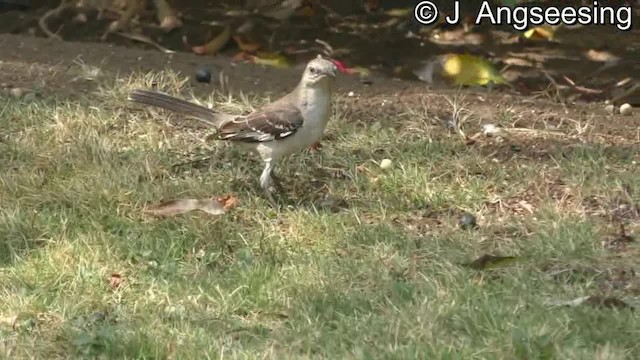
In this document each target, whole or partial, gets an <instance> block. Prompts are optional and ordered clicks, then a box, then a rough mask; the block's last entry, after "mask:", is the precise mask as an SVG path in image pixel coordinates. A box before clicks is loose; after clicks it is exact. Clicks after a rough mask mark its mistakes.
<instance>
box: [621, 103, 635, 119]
mask: <svg viewBox="0 0 640 360" xmlns="http://www.w3.org/2000/svg"><path fill="white" fill-rule="evenodd" d="M632 113H633V107H631V104H622V105H620V114H622V115H624V116H629V115H631V114H632Z"/></svg>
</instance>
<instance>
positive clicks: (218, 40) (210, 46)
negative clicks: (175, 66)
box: [191, 25, 231, 55]
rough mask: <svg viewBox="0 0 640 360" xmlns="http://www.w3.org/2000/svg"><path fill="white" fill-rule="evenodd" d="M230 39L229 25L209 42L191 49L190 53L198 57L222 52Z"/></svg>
mask: <svg viewBox="0 0 640 360" xmlns="http://www.w3.org/2000/svg"><path fill="white" fill-rule="evenodd" d="M230 39H231V27H230V26H229V25H227V26H225V27H224V29H223V30H222V32H221V33H220V34H218V36H216V37H214V38H213V39H212V40H211V41H209V42H208V43H206V44H204V45H200V46H194V47H192V48H191V51H193V52H194V53H196V54H198V55H213V54H215V53H217V52H218V51H220V50H222V48H223V47H225V45H227V43H228V42H229V40H230Z"/></svg>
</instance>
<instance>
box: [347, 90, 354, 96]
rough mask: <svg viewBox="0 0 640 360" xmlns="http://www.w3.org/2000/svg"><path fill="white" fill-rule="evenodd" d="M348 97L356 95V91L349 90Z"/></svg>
mask: <svg viewBox="0 0 640 360" xmlns="http://www.w3.org/2000/svg"><path fill="white" fill-rule="evenodd" d="M347 96H348V97H354V96H356V93H354V92H353V91H349V93H348V94H347Z"/></svg>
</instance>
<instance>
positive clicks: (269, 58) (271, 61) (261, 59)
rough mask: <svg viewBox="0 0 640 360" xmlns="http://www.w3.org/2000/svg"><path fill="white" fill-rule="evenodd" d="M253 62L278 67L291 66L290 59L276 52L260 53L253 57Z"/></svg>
mask: <svg viewBox="0 0 640 360" xmlns="http://www.w3.org/2000/svg"><path fill="white" fill-rule="evenodd" d="M253 62H254V63H255V64H258V65H267V66H273V67H277V68H286V67H289V60H287V58H286V57H285V56H284V55H281V54H276V53H264V52H262V53H258V55H257V56H254V57H253Z"/></svg>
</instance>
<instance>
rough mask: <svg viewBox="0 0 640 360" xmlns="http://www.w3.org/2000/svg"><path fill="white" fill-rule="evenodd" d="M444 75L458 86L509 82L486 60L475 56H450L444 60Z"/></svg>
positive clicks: (445, 56) (444, 57)
mask: <svg viewBox="0 0 640 360" xmlns="http://www.w3.org/2000/svg"><path fill="white" fill-rule="evenodd" d="M442 71H443V75H444V76H446V77H449V78H451V79H452V80H453V81H454V83H455V84H456V85H487V84H489V83H490V82H493V83H495V84H504V83H506V82H507V81H506V80H505V79H504V78H503V77H502V74H500V72H498V71H497V70H496V69H495V68H494V67H493V64H491V63H490V62H489V61H487V60H486V59H483V58H481V57H477V56H473V55H466V54H464V55H460V54H448V55H444V56H443V58H442Z"/></svg>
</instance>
